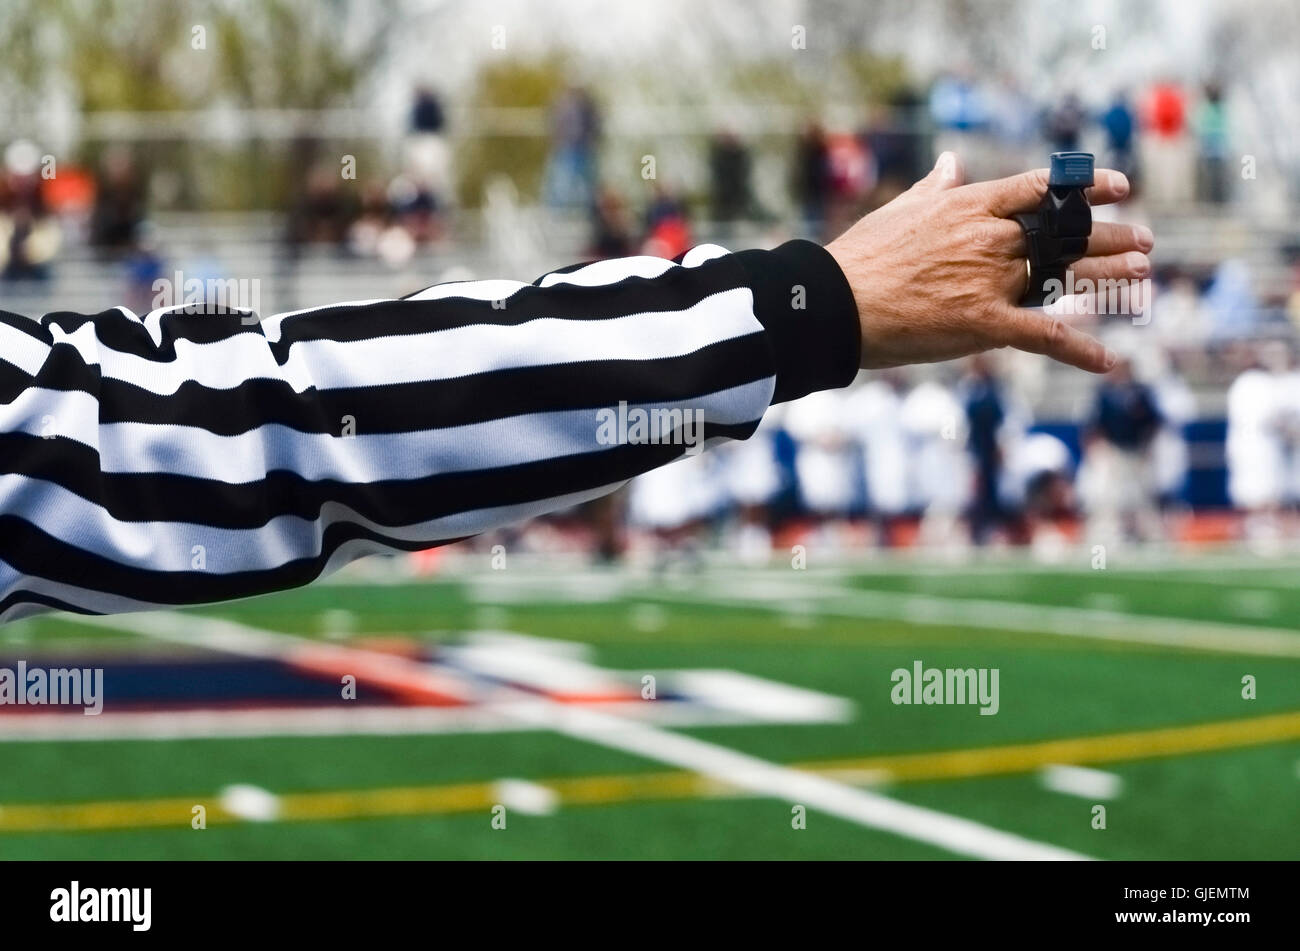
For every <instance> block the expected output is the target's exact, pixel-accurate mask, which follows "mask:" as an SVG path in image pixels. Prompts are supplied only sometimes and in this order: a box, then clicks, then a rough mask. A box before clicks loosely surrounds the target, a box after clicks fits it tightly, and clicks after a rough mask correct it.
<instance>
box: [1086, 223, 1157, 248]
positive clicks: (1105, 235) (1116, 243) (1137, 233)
mask: <svg viewBox="0 0 1300 951" xmlns="http://www.w3.org/2000/svg"><path fill="white" fill-rule="evenodd" d="M1155 243H1156V239H1155V235H1153V234H1152V233H1151V229H1150V228H1148V227H1147V226H1146V225H1121V224H1117V223H1115V222H1113V221H1094V222H1093V223H1092V234H1090V235H1089V236H1088V256H1089V257H1100V256H1105V255H1108V254H1123V253H1124V252H1125V251H1142V252H1143V253H1145V252H1147V251H1150V250H1151V249H1152V248H1153V247H1154V246H1155Z"/></svg>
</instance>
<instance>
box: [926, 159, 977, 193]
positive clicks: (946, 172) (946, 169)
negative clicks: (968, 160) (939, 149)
mask: <svg viewBox="0 0 1300 951" xmlns="http://www.w3.org/2000/svg"><path fill="white" fill-rule="evenodd" d="M965 180H966V168H965V166H964V165H962V161H961V158H960V157H959V156H958V155H957V153H956V152H943V153H941V154H940V155H939V158H938V159H936V160H935V163H934V168H932V169H930V174H928V175H926V176H925V178H923V179H921V180H920V181H919V182H917V183H916V187H917V188H922V189H926V190H928V191H944V190H946V189H949V188H956V187H957V186H958V185H960V184H962V183H963V182H964V181H965Z"/></svg>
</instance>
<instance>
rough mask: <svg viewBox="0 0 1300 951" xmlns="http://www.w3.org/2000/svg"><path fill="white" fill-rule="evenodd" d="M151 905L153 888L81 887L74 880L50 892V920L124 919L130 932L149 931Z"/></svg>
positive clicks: (93, 920) (104, 920) (92, 920)
mask: <svg viewBox="0 0 1300 951" xmlns="http://www.w3.org/2000/svg"><path fill="white" fill-rule="evenodd" d="M152 908H153V889H152V888H82V887H81V883H80V882H78V881H74V882H73V883H72V885H71V886H70V887H69V888H56V889H54V891H52V892H50V921H66V922H77V921H91V922H112V921H126V922H130V923H131V930H132V931H148V930H149V925H150V923H151V919H152V917H153V915H152Z"/></svg>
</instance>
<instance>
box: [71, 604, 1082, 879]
mask: <svg viewBox="0 0 1300 951" xmlns="http://www.w3.org/2000/svg"><path fill="white" fill-rule="evenodd" d="M94 623H96V624H99V625H101V626H111V627H115V628H119V629H122V630H128V631H135V632H137V633H140V634H145V635H147V636H151V637H161V638H165V639H167V640H177V641H182V642H185V643H192V644H201V645H202V646H205V647H209V648H211V649H215V650H223V651H226V652H229V653H236V654H242V655H245V656H247V655H252V656H257V657H267V656H285V655H288V654H292V653H296V652H297V651H298V650H300V649H301V645H300V644H299V643H297V642H298V641H300V640H301V639H300V638H295V637H293V636H291V635H284V634H280V633H277V632H274V631H263V630H259V629H258V628H253V627H249V626H247V625H242V624H237V623H235V622H232V621H222V620H217V619H212V618H200V617H194V616H190V615H181V614H170V613H165V614H147V615H118V616H115V617H112V618H98V619H95V622H94ZM335 649H337V650H339V651H344V652H350V653H352V654H355V655H356V661H357V663H358V666H360V665H363V664H368V663H369V662H370V660H371V659H372V658H374V657H375V656H383V657H386V658H387V659H388V661H389V664H388V667H389V668H390V669H391V670H393V671H395V670H396V668H397V667H398V666H404V668H405V671H404V674H405V676H406V677H408V678H409V679H410V680H411V681H412V682H418V681H420V680H421V678H426V677H430V678H433V677H436V672H434V671H430V670H429V669H428V666H427V665H425V664H423V663H421V662H419V661H415V660H409V659H407V658H402V657H389V655H376V654H375V653H374V652H371V651H367V650H364V649H359V648H353V647H342V646H339V647H337V648H335ZM437 680H438V682H439V683H441V678H437ZM499 709H500V710H501V711H505V712H507V713H508V715H511V716H513V717H515V718H516V720H517V721H518V722H519V723H520V724H526V725H529V726H532V727H542V728H546V729H552V730H555V731H557V732H560V733H562V734H564V735H566V736H570V737H573V738H576V739H582V740H586V741H588V742H591V743H596V744H598V745H601V746H605V747H608V748H610V749H615V750H619V751H621V752H625V753H632V754H635V755H639V756H643V757H645V758H647V759H651V760H654V761H656V762H659V763H663V764H666V765H671V766H677V767H680V768H683V769H689V770H692V771H694V772H697V773H699V774H701V775H704V776H708V777H710V778H712V779H715V780H718V781H720V782H722V783H725V784H726V785H727V786H729V787H732V788H736V789H741V790H744V791H746V792H750V793H753V794H755V795H759V796H764V797H769V798H773V799H778V800H784V801H786V802H790V803H792V804H796V805H803V806H807V807H809V808H811V809H817V810H820V811H821V812H824V813H827V814H829V815H833V816H836V817H838V818H840V819H845V820H847V821H849V822H853V823H856V824H857V825H860V826H865V827H867V828H872V829H879V830H881V831H884V832H889V833H893V834H895V835H899V836H902V837H904V838H908V839H912V840H914V841H918V842H924V843H927V844H929V845H933V846H937V847H938V848H941V849H944V850H946V851H949V852H952V853H955V854H957V855H966V856H971V857H973V858H981V859H1029V860H1042V859H1053V860H1069V859H1074V860H1078V859H1086V858H1088V856H1085V855H1081V854H1079V853H1077V852H1072V851H1069V850H1068V849H1062V848H1058V847H1056V846H1052V845H1048V844H1045V843H1041V842H1035V841H1033V840H1032V839H1026V838H1024V837H1022V836H1018V835H1015V834H1013V833H1010V832H1003V831H1001V830H999V829H994V828H992V827H990V826H986V825H983V824H982V823H978V822H974V821H972V820H969V819H963V818H960V817H958V816H952V815H949V814H947V813H943V812H938V811H936V810H933V809H926V808H924V807H921V806H914V805H911V804H909V803H904V802H899V801H897V800H894V799H890V798H888V797H886V796H881V795H879V794H878V793H873V792H868V791H866V790H862V789H855V788H854V787H852V786H848V785H845V784H843V783H839V782H835V781H833V780H830V779H826V778H824V777H821V776H817V775H814V774H812V773H807V772H804V771H802V770H798V769H792V768H791V767H788V766H781V765H779V764H776V763H771V762H768V761H767V760H763V759H760V758H758V757H756V756H750V755H749V754H746V753H741V752H738V751H736V750H732V749H729V748H727V747H724V746H720V745H718V744H716V743H709V742H706V741H704V740H699V739H696V738H694V737H689V736H684V735H682V734H678V733H673V732H670V731H668V730H664V729H661V728H659V727H655V726H650V725H648V724H644V723H637V722H635V721H632V720H628V719H626V718H624V717H617V716H612V715H609V714H605V713H599V712H596V711H591V710H583V709H580V708H577V707H575V706H572V705H565V704H561V703H556V702H554V701H551V700H546V699H539V698H538V697H536V696H535V695H522V694H521V697H520V699H519V701H518V702H517V703H510V704H502V705H500V707H499ZM858 857H861V856H858Z"/></svg>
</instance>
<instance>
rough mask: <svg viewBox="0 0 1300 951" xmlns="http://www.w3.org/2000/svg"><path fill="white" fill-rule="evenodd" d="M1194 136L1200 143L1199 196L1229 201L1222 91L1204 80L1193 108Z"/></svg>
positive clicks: (1220, 202)
mask: <svg viewBox="0 0 1300 951" xmlns="http://www.w3.org/2000/svg"><path fill="white" fill-rule="evenodd" d="M1196 138H1197V141H1198V142H1199V144H1200V150H1201V156H1200V157H1201V164H1200V185H1201V187H1200V197H1201V199H1202V200H1203V201H1208V202H1210V203H1211V204H1215V205H1221V204H1223V203H1224V202H1226V201H1227V200H1228V115H1227V109H1226V107H1225V106H1224V104H1223V90H1221V89H1220V88H1219V85H1218V84H1217V83H1206V85H1205V92H1204V98H1203V99H1202V100H1201V104H1200V106H1199V107H1198V108H1197V110H1196Z"/></svg>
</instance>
